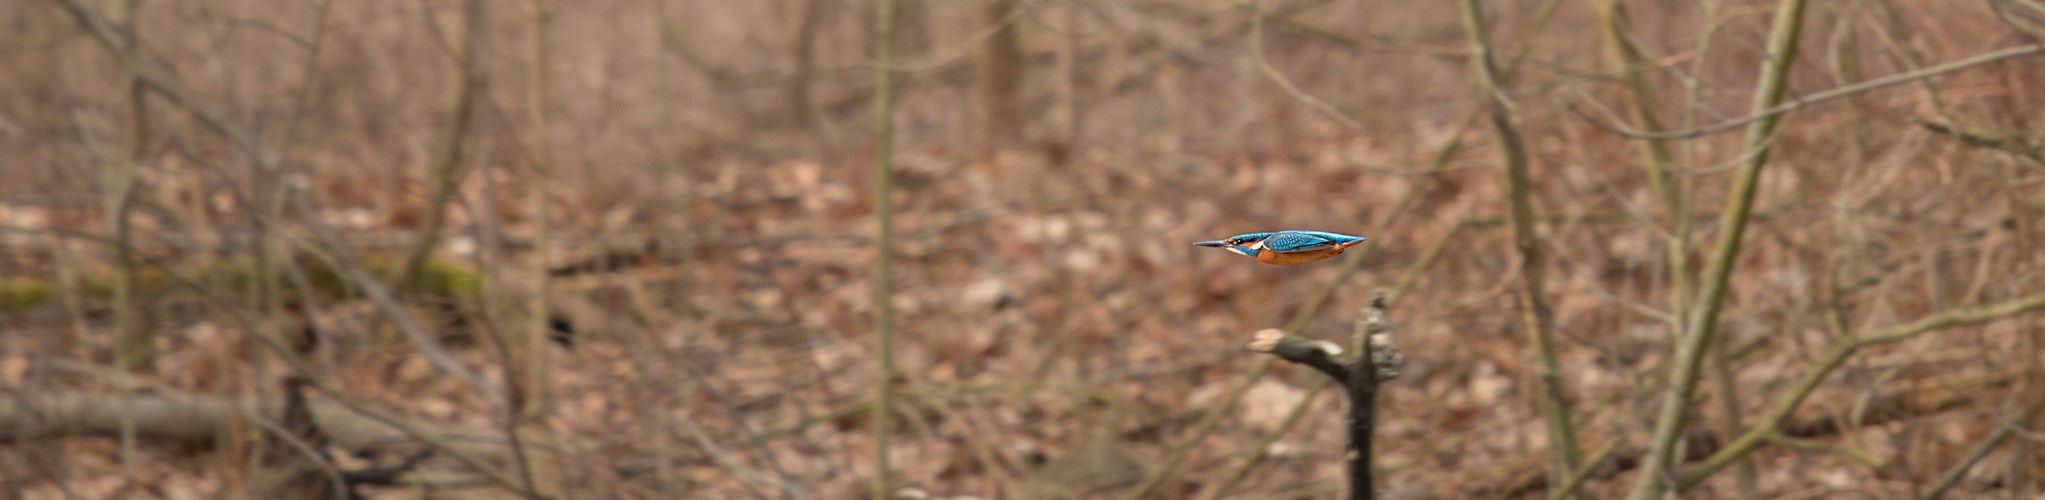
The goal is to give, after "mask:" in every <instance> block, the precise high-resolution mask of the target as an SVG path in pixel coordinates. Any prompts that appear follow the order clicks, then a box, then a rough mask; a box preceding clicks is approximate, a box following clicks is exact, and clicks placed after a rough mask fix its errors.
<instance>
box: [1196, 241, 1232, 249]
mask: <svg viewBox="0 0 2045 500" xmlns="http://www.w3.org/2000/svg"><path fill="white" fill-rule="evenodd" d="M1193 244H1194V245H1195V246H1203V247H1214V248H1228V246H1229V244H1228V240H1207V241H1195V242H1193Z"/></svg>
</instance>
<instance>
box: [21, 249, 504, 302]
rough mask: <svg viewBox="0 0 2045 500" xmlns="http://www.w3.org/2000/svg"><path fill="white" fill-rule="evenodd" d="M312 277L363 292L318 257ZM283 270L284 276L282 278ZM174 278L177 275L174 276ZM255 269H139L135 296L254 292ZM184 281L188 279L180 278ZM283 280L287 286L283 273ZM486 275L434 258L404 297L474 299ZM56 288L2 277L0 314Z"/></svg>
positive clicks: (334, 291) (341, 291) (309, 264)
mask: <svg viewBox="0 0 2045 500" xmlns="http://www.w3.org/2000/svg"><path fill="white" fill-rule="evenodd" d="M299 262H300V263H301V265H303V266H304V269H305V273H306V278H307V280H308V281H310V282H311V285H312V287H313V288H314V289H316V290H318V291H319V292H320V293H323V294H326V295H327V296H328V297H333V298H351V297H356V296H358V295H360V293H361V291H360V289H359V288H358V287H357V286H356V284H355V283H353V282H351V281H349V280H348V278H347V276H346V275H344V274H342V273H340V272H338V271H337V270H335V269H334V268H333V266H329V265H327V263H326V261H323V260H321V259H318V258H316V257H312V256H301V258H300V259H299ZM362 265H363V267H364V268H366V269H368V270H369V273H370V274H371V275H374V276H376V277H378V278H389V277H390V275H391V270H392V269H393V268H394V267H395V266H394V263H393V262H392V259H390V258H387V257H382V256H369V257H365V258H363V260H362ZM281 272H282V271H280V273H281ZM173 273H174V274H173ZM255 274H256V272H255V264H254V262H253V260H252V259H249V258H245V257H244V258H236V259H231V260H226V261H222V262H219V263H216V264H212V265H207V266H200V265H197V264H187V265H180V266H173V267H171V268H169V269H166V268H164V267H159V266H150V267H143V268H141V269H137V270H136V273H135V281H136V285H135V293H136V294H137V295H138V296H141V297H150V298H160V297H167V296H174V295H177V294H179V293H181V292H188V291H189V288H187V286H186V284H185V283H184V282H183V280H192V281H193V282H195V283H202V284H219V285H221V286H223V287H225V289H227V290H230V291H232V292H235V293H240V292H244V291H247V290H249V289H251V288H252V285H253V284H254V282H255V280H254V278H255ZM180 278H182V279H180ZM277 279H278V280H279V281H280V282H283V280H284V279H285V277H284V276H283V275H282V274H280V275H279V276H278V277H277ZM482 283H483V276H482V274H481V273H479V272H478V271H477V270H476V269H475V268H474V267H472V266H470V265H469V264H468V263H466V262H461V261H456V260H451V259H438V258H436V259H429V260H427V261H426V264H425V266H423V267H422V268H421V269H420V272H419V273H418V274H417V275H414V276H412V277H410V278H409V279H407V280H406V282H405V283H404V286H402V287H400V289H401V290H402V291H404V292H408V293H414V294H423V295H430V296H435V297H447V298H465V297H471V296H474V295H475V293H476V291H477V289H478V288H479V287H481V286H482ZM282 292H283V293H284V294H285V295H286V302H291V301H293V300H294V299H295V295H296V294H297V289H296V288H294V287H285V288H284V289H283V290H282ZM53 293H55V287H54V285H53V284H52V283H51V282H50V280H47V279H42V278H32V277H13V278H0V314H9V313H20V312H26V311H28V310H31V309H35V308H37V307H40V306H42V305H44V304H46V303H48V302H49V300H50V298H51V295H52V294H53ZM78 294H79V296H80V297H83V298H86V299H91V300H105V299H107V298H109V297H112V296H113V275H112V273H95V274H91V275H88V276H86V277H85V278H84V279H83V280H81V281H80V282H79V284H78Z"/></svg>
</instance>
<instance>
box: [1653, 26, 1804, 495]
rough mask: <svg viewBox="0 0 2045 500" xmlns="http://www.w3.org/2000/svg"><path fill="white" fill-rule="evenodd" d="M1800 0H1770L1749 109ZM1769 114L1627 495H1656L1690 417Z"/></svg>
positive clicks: (1782, 58)
mask: <svg viewBox="0 0 2045 500" xmlns="http://www.w3.org/2000/svg"><path fill="white" fill-rule="evenodd" d="M1807 4H1808V2H1807V0H1781V1H1780V2H1779V3H1778V4H1777V5H1776V13H1775V26H1774V28H1773V29H1772V30H1770V33H1769V38H1768V50H1767V52H1766V53H1765V54H1766V55H1765V57H1764V59H1763V60H1762V62H1761V74H1760V76H1759V77H1758V80H1759V81H1758V82H1756V84H1755V90H1754V96H1753V106H1752V107H1753V108H1754V109H1756V110H1766V109H1770V108H1773V107H1775V106H1776V105H1778V104H1779V103H1781V102H1782V98H1783V95H1784V94H1785V93H1786V92H1787V91H1788V89H1789V70H1790V68H1791V67H1792V65H1791V63H1792V62H1794V61H1795V60H1796V55H1797V42H1798V39H1799V38H1800V37H1799V35H1800V34H1802V32H1803V19H1804V6H1805V5H1807ZM1776 116H1778V115H1769V116H1768V117H1766V118H1764V119H1761V120H1758V121H1755V122H1753V123H1752V126H1750V127H1748V128H1747V135H1746V138H1745V140H1744V141H1743V146H1744V147H1743V148H1742V149H1741V150H1742V151H1750V152H1752V153H1753V157H1752V159H1750V160H1748V161H1747V162H1746V163H1745V164H1744V165H1742V166H1741V167H1740V171H1739V174H1738V175H1737V177H1735V178H1734V179H1733V185H1732V189H1731V190H1730V193H1729V194H1728V195H1727V197H1726V208H1725V210H1724V212H1723V213H1724V214H1725V219H1724V223H1723V224H1721V226H1720V229H1719V233H1718V235H1719V238H1718V242H1717V244H1716V245H1715V246H1714V247H1713V249H1712V254H1711V261H1710V267H1707V268H1706V269H1705V272H1704V274H1703V275H1701V277H1700V280H1699V285H1698V286H1701V287H1702V289H1700V290H1699V293H1698V294H1697V297H1698V300H1699V301H1700V303H1699V304H1698V306H1697V307H1696V308H1695V309H1696V310H1695V311H1691V312H1690V317H1688V318H1684V320H1685V321H1686V324H1685V325H1684V327H1683V328H1682V330H1681V331H1682V333H1683V336H1681V337H1679V338H1677V342H1679V344H1678V346H1677V348H1676V352H1675V357H1676V366H1674V367H1673V368H1672V369H1671V370H1670V376H1669V379H1670V380H1669V386H1668V388H1667V390H1666V392H1667V394H1665V395H1664V396H1663V402H1662V413H1661V416H1660V417H1659V418H1658V419H1657V420H1656V422H1655V428H1654V435H1653V438H1652V441H1650V450H1651V451H1650V452H1649V453H1648V456H1647V457H1646V459H1645V461H1644V463H1643V465H1642V467H1643V468H1642V469H1641V473H1640V475H1639V479H1638V480H1637V481H1636V482H1635V483H1634V487H1633V492H1632V493H1631V494H1630V495H1629V496H1628V498H1630V499H1631V500H1653V499H1654V498H1657V497H1659V496H1661V495H1660V493H1661V492H1662V488H1663V485H1662V481H1661V475H1660V474H1657V473H1656V471H1658V470H1661V469H1673V468H1674V467H1675V466H1676V459H1677V453H1676V450H1677V447H1678V445H1679V444H1680V441H1681V437H1682V435H1683V430H1684V428H1685V427H1686V425H1687V424H1688V423H1689V422H1688V420H1689V417H1690V403H1691V396H1692V395H1693V394H1694V393H1695V392H1696V390H1697V382H1698V379H1699V378H1700V372H1701V371H1702V369H1703V366H1704V363H1705V360H1706V359H1707V358H1709V357H1710V356H1709V355H1708V351H1709V350H1710V349H1711V344H1712V340H1713V339H1714V338H1715V337H1716V336H1717V333H1718V313H1719V310H1720V309H1721V308H1723V307H1724V306H1725V296H1726V292H1727V290H1728V289H1729V288H1731V286H1732V285H1731V282H1730V280H1731V277H1732V271H1733V268H1734V267H1735V266H1736V265H1737V260H1738V257H1739V254H1740V249H1741V238H1742V237H1743V236H1745V234H1746V230H1747V220H1748V218H1749V217H1750V216H1751V215H1752V214H1753V207H1754V198H1755V195H1756V193H1757V192H1759V191H1760V183H1761V170H1762V168H1763V167H1766V166H1767V165H1768V155H1767V154H1766V153H1765V152H1763V151H1764V150H1765V149H1767V146H1764V145H1763V144H1764V143H1766V142H1767V140H1768V137H1769V136H1771V135H1773V134H1774V132H1775V128H1776V126H1777V125H1778V124H1780V122H1781V120H1779V119H1777V118H1775V117H1776ZM1674 489H1678V490H1680V488H1674Z"/></svg>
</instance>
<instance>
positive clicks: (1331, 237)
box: [1193, 231, 1365, 266]
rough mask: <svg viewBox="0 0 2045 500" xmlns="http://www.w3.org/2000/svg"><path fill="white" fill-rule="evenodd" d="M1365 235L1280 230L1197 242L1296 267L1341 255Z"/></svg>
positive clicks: (1201, 244)
mask: <svg viewBox="0 0 2045 500" xmlns="http://www.w3.org/2000/svg"><path fill="white" fill-rule="evenodd" d="M1364 239H1365V238H1364V237H1362V236H1350V235H1346V234H1341V233H1330V232H1326V231H1277V232H1270V233H1250V234H1238V235H1235V236H1230V237H1228V239H1224V240H1209V241H1201V242H1195V243H1193V244H1194V245H1199V246H1203V247H1215V248H1225V249H1228V251H1230V252H1235V253H1238V254H1242V255H1244V256H1248V257H1250V258H1253V259H1257V262H1262V263H1265V264H1271V265H1275V266H1297V265H1300V264H1305V263H1309V262H1314V261H1318V260H1321V259H1326V258H1329V257H1334V256H1337V255H1342V249H1345V248H1349V247H1350V246H1353V245H1355V244H1357V243H1362V242H1363V240H1364Z"/></svg>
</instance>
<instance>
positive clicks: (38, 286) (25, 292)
mask: <svg viewBox="0 0 2045 500" xmlns="http://www.w3.org/2000/svg"><path fill="white" fill-rule="evenodd" d="M49 300H50V282H49V281H45V280H40V279H35V278H0V313H18V312H22V311H27V310H29V309H34V308H35V307H36V306H40V305H43V302H47V301H49Z"/></svg>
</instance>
